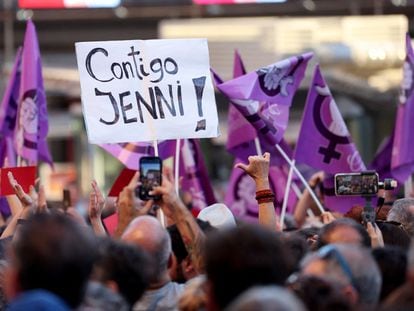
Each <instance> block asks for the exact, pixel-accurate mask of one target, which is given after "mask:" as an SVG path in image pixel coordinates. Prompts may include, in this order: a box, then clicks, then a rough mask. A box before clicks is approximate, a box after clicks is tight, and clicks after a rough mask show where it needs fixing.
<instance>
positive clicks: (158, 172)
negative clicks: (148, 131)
mask: <svg viewBox="0 0 414 311" xmlns="http://www.w3.org/2000/svg"><path fill="white" fill-rule="evenodd" d="M139 173H140V181H141V185H140V186H139V187H138V188H137V192H138V193H137V194H138V197H139V198H140V199H141V200H143V201H148V200H151V199H153V200H159V199H161V197H160V196H152V195H150V194H149V192H150V191H152V189H153V188H154V187H156V186H160V185H161V183H162V160H161V158H159V157H142V158H141V159H140V160H139Z"/></svg>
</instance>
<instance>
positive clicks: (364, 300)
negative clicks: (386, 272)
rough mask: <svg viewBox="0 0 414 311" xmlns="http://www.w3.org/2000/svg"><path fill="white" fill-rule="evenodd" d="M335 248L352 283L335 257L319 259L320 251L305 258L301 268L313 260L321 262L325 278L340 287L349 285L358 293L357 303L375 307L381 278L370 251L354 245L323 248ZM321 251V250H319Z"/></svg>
mask: <svg viewBox="0 0 414 311" xmlns="http://www.w3.org/2000/svg"><path fill="white" fill-rule="evenodd" d="M329 246H331V247H335V248H336V249H337V251H338V252H339V253H340V255H342V257H343V259H344V260H345V262H346V264H348V266H349V269H350V270H351V273H352V281H351V280H350V279H349V276H348V275H346V274H345V272H344V269H343V268H342V267H341V265H340V264H339V262H338V260H337V259H336V258H335V256H332V257H327V258H321V257H320V251H319V252H315V253H312V254H310V255H308V256H307V257H305V259H304V260H303V262H302V268H303V267H305V266H307V265H308V264H310V263H311V262H313V261H315V260H323V261H324V262H325V263H326V264H325V266H324V269H325V274H326V277H325V278H328V279H330V280H333V281H335V282H337V283H339V284H341V285H342V286H345V285H348V284H351V282H352V283H353V284H351V285H353V286H354V288H355V290H356V291H357V293H358V296H359V298H358V299H359V303H361V304H364V305H375V304H376V303H377V302H378V300H379V296H380V292H381V285H382V277H381V273H380V270H379V268H378V265H377V263H376V262H375V260H374V258H373V257H372V255H371V253H370V251H369V250H368V249H366V248H362V247H359V246H355V245H346V244H330V245H328V246H325V247H329ZM321 250H323V248H322V249H321Z"/></svg>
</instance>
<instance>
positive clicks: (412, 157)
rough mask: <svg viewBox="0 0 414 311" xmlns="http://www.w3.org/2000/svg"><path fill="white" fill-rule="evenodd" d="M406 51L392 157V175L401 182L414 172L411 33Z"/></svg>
mask: <svg viewBox="0 0 414 311" xmlns="http://www.w3.org/2000/svg"><path fill="white" fill-rule="evenodd" d="M406 53H407V55H406V58H405V62H404V68H403V81H402V83H401V91H400V97H399V105H398V108H397V118H396V120H395V129H394V144H393V148H392V158H391V172H392V175H393V176H394V178H395V179H397V180H398V181H399V182H400V183H404V182H405V181H406V180H407V179H408V178H409V177H410V176H411V174H412V173H413V172H414V148H413V147H412V145H413V142H414V131H413V126H412V124H413V122H414V83H413V79H414V51H413V47H412V45H411V38H410V36H409V34H407V36H406Z"/></svg>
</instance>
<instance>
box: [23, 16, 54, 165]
mask: <svg viewBox="0 0 414 311" xmlns="http://www.w3.org/2000/svg"><path fill="white" fill-rule="evenodd" d="M17 115H18V118H17V126H16V133H15V144H16V151H17V154H18V155H19V156H21V157H22V158H24V159H26V160H27V161H28V162H29V164H37V162H38V161H39V160H41V161H44V162H47V163H48V164H49V165H53V163H52V157H51V156H50V153H49V148H48V145H47V141H46V137H47V133H48V130H49V125H48V117H47V106H46V94H45V90H44V87H43V77H42V64H41V58H40V51H39V45H38V41H37V35H36V29H35V26H34V24H33V23H32V21H31V20H28V21H27V26H26V33H25V36H24V44H23V55H22V67H21V82H20V95H19V106H18V114H17Z"/></svg>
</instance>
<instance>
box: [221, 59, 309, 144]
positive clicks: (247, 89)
mask: <svg viewBox="0 0 414 311" xmlns="http://www.w3.org/2000/svg"><path fill="white" fill-rule="evenodd" d="M311 57H312V53H306V54H303V55H300V56H296V57H291V58H288V59H285V60H283V61H280V62H278V63H275V64H272V65H270V66H268V67H265V68H261V69H259V70H257V71H254V72H251V73H248V74H245V75H243V76H241V77H238V78H235V79H233V80H230V81H227V82H224V83H221V84H218V85H217V88H218V89H219V90H220V91H221V92H222V93H223V94H224V95H226V96H227V97H228V98H229V99H230V101H231V102H232V104H233V105H234V106H235V107H236V108H237V109H238V110H239V112H240V113H241V114H242V115H243V116H244V117H245V118H246V119H247V120H248V121H249V122H250V123H251V124H252V125H253V127H254V128H255V129H256V131H257V132H258V133H260V134H261V135H263V137H264V138H265V139H266V140H267V141H268V143H269V144H270V145H272V146H274V145H276V144H277V143H279V142H280V141H281V140H282V137H283V134H284V132H285V130H286V127H287V122H288V118H289V107H290V105H291V103H292V99H293V95H294V94H295V92H296V90H297V88H298V87H299V84H300V82H301V81H302V79H303V77H304V74H305V70H306V67H307V64H308V61H309V59H310V58H311Z"/></svg>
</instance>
